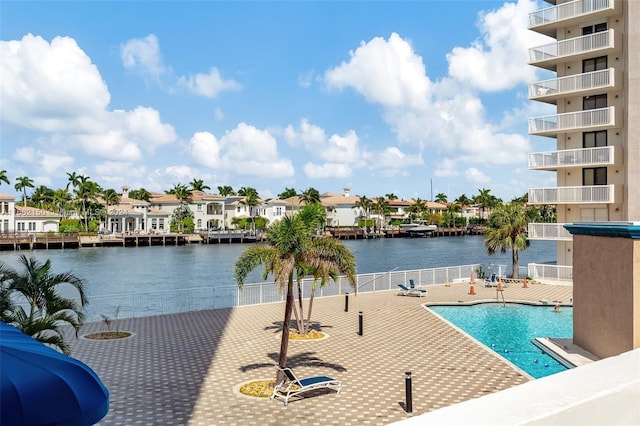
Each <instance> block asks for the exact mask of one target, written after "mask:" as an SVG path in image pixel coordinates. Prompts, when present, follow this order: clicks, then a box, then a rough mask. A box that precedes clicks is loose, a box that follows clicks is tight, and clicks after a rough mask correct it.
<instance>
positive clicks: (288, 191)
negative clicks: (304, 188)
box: [278, 188, 298, 200]
mask: <svg viewBox="0 0 640 426" xmlns="http://www.w3.org/2000/svg"><path fill="white" fill-rule="evenodd" d="M296 195H298V193H297V192H296V190H295V188H285V189H284V191H283V192H282V193H280V194H278V198H279V199H281V200H286V199H287V198H291V197H295V196H296Z"/></svg>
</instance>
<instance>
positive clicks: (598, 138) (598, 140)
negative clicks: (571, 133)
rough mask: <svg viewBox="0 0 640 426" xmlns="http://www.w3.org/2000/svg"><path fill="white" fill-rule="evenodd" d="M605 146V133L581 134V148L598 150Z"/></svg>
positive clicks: (603, 131)
mask: <svg viewBox="0 0 640 426" xmlns="http://www.w3.org/2000/svg"><path fill="white" fill-rule="evenodd" d="M602 146H607V131H606V130H600V131H598V132H584V133H583V134H582V147H583V148H598V147H602Z"/></svg>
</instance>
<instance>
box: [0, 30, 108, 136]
mask: <svg viewBox="0 0 640 426" xmlns="http://www.w3.org/2000/svg"><path fill="white" fill-rule="evenodd" d="M0 75H2V79H0V98H2V104H3V105H2V110H1V112H0V119H1V121H2V122H6V123H11V124H14V125H17V126H20V127H24V128H26V129H30V130H36V131H42V132H68V131H79V130H80V131H82V130H84V131H87V130H90V129H91V128H93V127H94V126H96V125H97V124H98V123H99V122H100V121H101V117H100V115H101V113H102V112H103V111H104V109H105V108H106V107H107V105H108V104H109V102H110V95H109V91H108V89H107V85H106V84H105V82H104V81H103V80H102V77H101V76H100V73H99V72H98V70H97V68H96V66H95V65H94V64H93V63H92V62H91V59H90V58H89V57H88V56H87V55H86V54H85V53H84V51H83V50H82V49H80V47H79V46H78V45H77V43H76V41H75V40H73V39H72V38H69V37H55V38H54V39H53V40H52V41H51V43H49V42H47V41H46V40H44V39H43V38H42V37H40V36H34V35H32V34H27V35H25V36H24V37H23V38H22V39H21V40H11V41H0Z"/></svg>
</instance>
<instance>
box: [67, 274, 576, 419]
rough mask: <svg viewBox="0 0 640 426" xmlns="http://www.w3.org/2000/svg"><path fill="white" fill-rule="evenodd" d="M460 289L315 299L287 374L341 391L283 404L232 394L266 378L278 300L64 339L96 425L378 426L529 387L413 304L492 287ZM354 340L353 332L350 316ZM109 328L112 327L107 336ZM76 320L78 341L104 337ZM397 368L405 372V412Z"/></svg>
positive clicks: (562, 294) (567, 290)
mask: <svg viewBox="0 0 640 426" xmlns="http://www.w3.org/2000/svg"><path fill="white" fill-rule="evenodd" d="M475 291H476V293H477V294H476V295H475V296H471V295H469V294H468V292H469V284H468V283H467V284H460V283H457V284H452V285H451V286H450V287H445V286H433V287H429V292H428V295H427V297H426V298H425V297H422V298H418V297H408V296H397V295H396V292H395V291H387V292H378V293H367V294H359V295H357V296H355V297H354V296H353V295H352V296H350V301H349V302H350V303H349V305H350V309H349V312H344V296H341V297H332V298H325V299H316V300H315V302H314V308H313V316H312V320H314V321H316V322H317V323H318V325H319V326H320V329H321V330H322V331H324V332H326V333H328V335H329V337H328V338H327V339H324V340H320V341H310V342H300V341H291V342H290V344H289V357H288V364H287V365H288V366H290V367H292V368H293V369H294V371H295V372H296V374H297V375H299V376H308V375H317V374H322V375H328V376H331V377H334V378H336V379H339V380H341V381H342V392H341V393H340V394H339V395H337V394H336V393H335V392H316V393H314V394H311V395H308V397H306V398H303V399H300V400H297V401H292V402H290V403H289V405H288V406H286V407H285V406H284V405H283V404H282V402H278V401H272V400H269V399H257V398H249V397H246V396H242V395H240V394H239V393H238V392H237V388H238V387H239V385H240V384H241V383H243V382H247V381H251V380H257V379H263V378H271V377H274V376H275V368H274V367H273V365H274V363H275V361H276V359H277V355H278V351H279V347H280V341H279V336H278V327H279V326H280V324H281V321H282V316H283V310H284V304H282V303H277V304H269V305H260V306H246V307H238V308H230V309H218V310H209V311H200V312H190V313H184V314H174V315H164V316H155V317H147V318H138V319H129V320H120V321H118V322H117V327H118V328H119V329H120V330H127V331H131V332H133V333H135V334H134V336H133V337H131V338H128V339H125V340H119V341H116V340H113V341H89V340H85V339H78V340H74V341H73V342H72V351H73V352H72V354H73V356H74V357H76V358H78V359H80V360H82V361H84V362H85V363H87V364H88V365H89V366H91V367H92V368H93V369H94V370H95V371H96V372H97V373H98V375H99V376H100V377H101V379H102V380H103V381H104V383H105V384H106V385H107V387H108V388H109V391H110V395H111V407H110V411H109V414H108V415H107V416H106V417H105V418H104V420H103V421H102V422H101V424H104V425H137V424H139V425H186V424H189V425H264V424H288V425H298V424H305V425H330V424H335V425H355V424H371V425H382V424H388V423H390V422H394V421H398V420H401V419H404V418H407V417H408V416H412V415H413V416H415V415H419V414H420V413H424V412H427V411H431V410H435V409H438V408H441V407H445V406H447V405H451V404H454V403H457V402H461V401H464V400H468V399H471V398H476V397H479V396H482V395H485V394H488V393H492V392H496V391H499V390H503V389H507V388H509V387H512V386H515V385H518V384H521V383H524V382H527V381H528V380H531V379H530V378H529V377H528V376H527V375H526V374H524V373H523V372H521V371H519V370H518V369H516V368H514V367H513V366H512V365H511V364H510V363H508V362H506V361H504V360H503V359H502V358H500V357H499V356H498V355H497V354H495V353H493V352H492V351H490V350H488V349H487V348H485V347H484V346H482V345H480V344H478V343H476V342H475V341H474V340H471V339H470V338H468V337H467V336H466V335H465V334H464V333H462V332H460V331H459V330H457V329H455V328H454V327H451V326H450V325H448V323H446V322H444V321H442V320H441V319H439V317H437V316H436V315H434V314H433V313H431V312H430V311H428V310H427V309H425V308H424V304H425V303H429V302H434V301H435V302H452V303H459V301H462V302H468V301H474V300H494V301H495V298H496V290H495V289H485V288H482V287H481V286H480V285H476V286H475ZM571 292H572V288H571V287H564V286H550V285H542V284H534V285H530V288H527V289H523V288H515V287H511V288H507V289H505V291H504V296H505V299H507V300H523V301H525V300H526V301H539V300H541V299H546V300H548V301H550V302H551V303H553V301H556V300H558V301H560V300H562V301H563V302H564V303H566V302H568V301H569V299H570V297H571ZM359 311H362V312H363V326H364V327H363V331H364V333H363V335H362V336H360V335H358V312H359ZM113 328H114V326H112V329H113ZM103 329H104V326H103V324H102V323H92V324H87V325H85V326H84V327H83V330H82V334H87V333H91V332H94V331H100V330H103ZM405 371H411V372H412V382H413V413H412V414H407V413H405V411H404V409H403V405H402V403H403V402H404V398H405V387H404V385H405Z"/></svg>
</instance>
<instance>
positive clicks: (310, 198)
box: [300, 188, 320, 204]
mask: <svg viewBox="0 0 640 426" xmlns="http://www.w3.org/2000/svg"><path fill="white" fill-rule="evenodd" d="M300 201H301V202H303V203H305V204H317V203H320V192H318V190H317V189H315V188H308V189H307V190H305V191H303V192H302V194H300Z"/></svg>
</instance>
